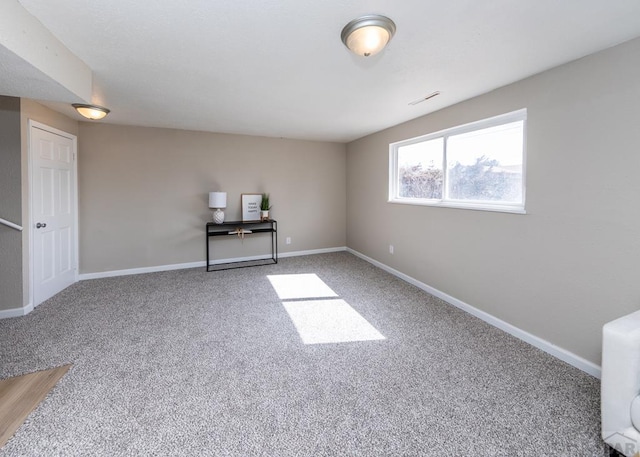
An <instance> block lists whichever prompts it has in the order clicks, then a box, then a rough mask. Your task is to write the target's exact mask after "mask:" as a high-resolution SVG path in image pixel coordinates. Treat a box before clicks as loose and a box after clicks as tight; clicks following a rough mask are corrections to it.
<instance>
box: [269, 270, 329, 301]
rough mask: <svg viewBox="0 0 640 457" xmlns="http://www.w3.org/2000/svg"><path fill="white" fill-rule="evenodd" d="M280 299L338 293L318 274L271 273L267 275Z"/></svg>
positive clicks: (295, 298) (326, 295)
mask: <svg viewBox="0 0 640 457" xmlns="http://www.w3.org/2000/svg"><path fill="white" fill-rule="evenodd" d="M267 278H269V281H271V285H272V286H273V288H274V289H275V291H276V293H277V294H278V297H280V300H298V299H301V298H324V297H337V296H338V294H337V293H335V292H334V291H333V290H331V287H329V286H327V284H326V283H325V282H324V281H323V280H322V279H320V278H319V277H318V275H317V274H314V273H311V274H300V275H269V276H267Z"/></svg>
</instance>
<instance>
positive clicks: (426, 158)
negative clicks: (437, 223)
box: [398, 138, 443, 198]
mask: <svg viewBox="0 0 640 457" xmlns="http://www.w3.org/2000/svg"><path fill="white" fill-rule="evenodd" d="M442 144H443V139H442V138H436V139H434V140H431V141H422V142H419V143H414V144H408V145H406V146H401V147H399V148H398V182H399V189H398V190H399V195H400V196H401V197H407V198H441V197H442V183H443V179H442V178H443V175H442Z"/></svg>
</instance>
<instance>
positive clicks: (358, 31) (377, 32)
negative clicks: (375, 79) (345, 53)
mask: <svg viewBox="0 0 640 457" xmlns="http://www.w3.org/2000/svg"><path fill="white" fill-rule="evenodd" d="M395 33H396V24H395V23H394V22H393V21H392V20H391V19H389V18H388V17H386V16H380V15H377V14H368V15H366V16H362V17H359V18H357V19H354V20H353V21H351V22H349V23H348V24H347V25H345V26H344V28H343V29H342V34H341V35H340V38H342V42H343V43H344V45H345V46H346V47H347V48H349V50H351V52H353V53H354V54H357V55H359V56H364V57H369V56H373V55H376V54H377V53H379V52H380V51H382V50H383V49H384V47H385V46H386V45H387V43H389V41H390V40H391V38H393V35H394V34H395Z"/></svg>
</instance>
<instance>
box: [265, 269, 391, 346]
mask: <svg viewBox="0 0 640 457" xmlns="http://www.w3.org/2000/svg"><path fill="white" fill-rule="evenodd" d="M268 278H269V281H270V282H271V285H272V286H273V288H274V289H275V291H276V293H277V294H278V296H279V297H280V299H282V300H283V303H282V304H283V306H284V308H285V310H286V311H287V313H288V314H289V317H290V318H291V321H292V322H293V324H294V326H295V327H296V330H297V331H298V334H299V335H300V338H301V339H302V342H303V343H304V344H321V343H346V342H351V341H373V340H384V339H386V338H385V337H384V335H382V334H381V333H380V332H379V331H378V330H377V329H376V328H375V327H374V326H373V325H371V324H370V323H369V322H368V321H367V320H366V319H365V318H364V317H362V316H361V315H360V314H359V313H358V312H357V311H356V310H355V309H353V308H352V307H351V306H350V305H349V304H348V303H347V302H346V301H344V300H342V299H339V298H338V294H336V293H335V292H334V291H333V290H332V289H331V288H330V287H329V286H328V285H327V284H325V282H324V281H322V280H321V279H320V278H319V277H318V276H317V275H315V274H299V275H295V274H294V275H269V276H268ZM332 297H335V298H332Z"/></svg>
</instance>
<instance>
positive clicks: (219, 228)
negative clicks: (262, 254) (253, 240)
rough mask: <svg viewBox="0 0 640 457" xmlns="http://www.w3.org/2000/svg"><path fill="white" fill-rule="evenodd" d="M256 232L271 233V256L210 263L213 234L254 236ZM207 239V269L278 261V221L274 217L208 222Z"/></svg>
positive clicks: (248, 265)
mask: <svg viewBox="0 0 640 457" xmlns="http://www.w3.org/2000/svg"><path fill="white" fill-rule="evenodd" d="M256 233H271V258H265V259H256V260H241V261H238V262H226V263H220V264H215V265H209V263H210V249H209V238H210V237H212V236H240V237H244V236H247V237H249V236H253V235H254V234H256ZM205 235H206V236H205V240H206V244H207V264H206V266H207V271H218V270H228V269H231V268H242V267H253V266H258V265H270V264H273V263H278V222H277V221H274V220H273V219H269V220H268V221H264V222H260V221H252V222H243V221H229V222H223V223H222V224H215V223H213V222H207V227H206V234H205Z"/></svg>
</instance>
